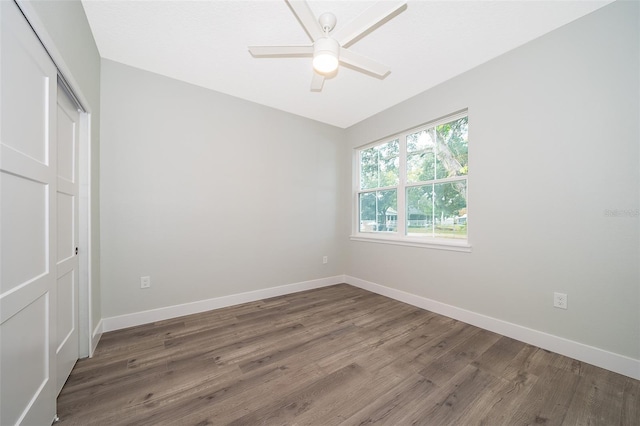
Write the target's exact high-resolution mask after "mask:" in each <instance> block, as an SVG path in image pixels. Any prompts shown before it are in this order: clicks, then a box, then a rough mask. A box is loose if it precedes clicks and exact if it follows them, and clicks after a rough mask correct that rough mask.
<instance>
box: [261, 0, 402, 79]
mask: <svg viewBox="0 0 640 426" xmlns="http://www.w3.org/2000/svg"><path fill="white" fill-rule="evenodd" d="M285 1H286V2H287V4H288V5H289V8H291V10H292V11H293V14H294V15H295V16H296V18H298V21H299V22H300V24H301V25H302V27H303V28H304V30H305V31H306V32H307V35H308V36H309V38H310V39H311V41H312V42H313V43H312V44H310V45H290V46H249V52H250V53H251V55H253V56H254V57H300V56H310V57H313V70H314V72H313V78H312V80H311V90H312V91H316V92H319V91H320V90H322V86H323V84H324V80H325V77H329V76H332V75H334V73H335V71H336V70H337V69H338V65H339V63H342V64H344V65H348V66H350V67H351V68H354V69H356V70H358V71H361V72H364V73H366V74H371V75H373V76H375V77H378V78H381V79H382V78H385V77H386V76H387V75H388V74H389V73H390V72H391V71H390V69H389V67H387V66H386V65H383V64H381V63H379V62H376V61H374V60H373V59H370V58H368V57H366V56H364V55H361V54H359V53H355V52H353V51H351V50H349V49H348V47H349V46H351V45H352V44H354V43H355V42H356V41H358V40H360V39H361V38H362V37H364V36H365V35H367V34H368V33H370V32H371V31H373V30H374V29H376V28H378V27H379V26H380V25H382V24H384V23H385V22H387V21H389V20H390V19H391V18H393V17H395V16H396V15H398V14H399V13H400V12H402V11H404V10H405V9H406V8H407V4H406V2H403V1H402V2H396V1H379V2H377V3H376V4H374V5H373V6H371V7H370V8H369V9H367V10H365V11H364V12H363V13H362V14H361V15H360V16H358V17H356V18H355V19H354V20H353V21H351V22H349V23H348V24H347V25H345V26H344V27H342V28H340V29H339V30H337V31H336V32H335V34H334V33H331V32H332V30H333V29H334V27H335V25H336V22H337V19H336V17H335V15H334V14H332V13H328V12H327V13H323V14H322V15H320V17H319V18H318V19H317V20H316V17H315V16H314V14H313V12H312V11H311V8H310V7H309V4H308V3H307V2H306V1H293V0H285ZM330 33H331V34H330Z"/></svg>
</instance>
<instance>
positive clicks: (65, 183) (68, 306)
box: [56, 86, 80, 395]
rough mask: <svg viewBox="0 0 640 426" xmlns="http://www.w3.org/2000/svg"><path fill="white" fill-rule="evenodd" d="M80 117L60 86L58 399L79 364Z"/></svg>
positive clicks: (57, 287) (57, 291)
mask: <svg viewBox="0 0 640 426" xmlns="http://www.w3.org/2000/svg"><path fill="white" fill-rule="evenodd" d="M79 121H80V114H79V113H78V110H77V108H76V106H75V104H74V103H73V102H72V101H71V99H69V96H68V95H67V94H66V93H65V91H64V90H63V89H62V88H61V86H58V111H57V121H56V123H57V125H56V133H57V139H56V143H57V147H58V161H57V174H58V181H57V199H56V204H57V206H58V211H57V215H56V216H57V218H58V226H57V240H58V246H57V250H56V257H57V262H56V270H57V272H56V275H57V284H56V314H57V315H56V336H57V339H56V365H57V373H56V377H57V379H56V395H58V394H59V393H60V391H61V390H62V386H63V385H64V383H65V382H66V381H67V378H68V377H69V374H70V373H71V370H72V369H73V366H74V365H75V363H76V361H77V360H78V353H79V346H78V343H79V342H78V278H79V274H78V256H77V253H76V250H77V249H76V248H77V247H78V196H79V185H78V152H79V143H78V137H79V135H78V125H79Z"/></svg>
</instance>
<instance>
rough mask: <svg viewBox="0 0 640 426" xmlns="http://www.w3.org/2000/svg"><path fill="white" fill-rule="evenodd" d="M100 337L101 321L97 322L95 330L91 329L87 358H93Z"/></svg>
mask: <svg viewBox="0 0 640 426" xmlns="http://www.w3.org/2000/svg"><path fill="white" fill-rule="evenodd" d="M101 337H102V320H100V322H98V325H97V326H96V328H95V329H93V333H92V334H91V347H90V348H89V358H91V357H92V356H93V353H94V352H95V350H96V347H97V346H98V342H99V341H100V338H101Z"/></svg>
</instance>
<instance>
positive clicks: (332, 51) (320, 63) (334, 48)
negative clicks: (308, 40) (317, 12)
mask: <svg viewBox="0 0 640 426" xmlns="http://www.w3.org/2000/svg"><path fill="white" fill-rule="evenodd" d="M339 54H340V44H338V42H337V41H336V40H334V39H332V38H330V37H323V38H321V39H318V40H316V42H315V43H314V45H313V69H315V70H316V71H317V72H319V73H320V74H331V73H332V72H334V71H335V70H336V69H338V62H339V61H338V55H339Z"/></svg>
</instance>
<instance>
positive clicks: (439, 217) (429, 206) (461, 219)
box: [407, 179, 467, 238]
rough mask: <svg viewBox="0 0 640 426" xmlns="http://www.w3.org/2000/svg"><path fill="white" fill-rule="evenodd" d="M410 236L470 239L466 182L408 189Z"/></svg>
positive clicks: (464, 180) (408, 231)
mask: <svg viewBox="0 0 640 426" xmlns="http://www.w3.org/2000/svg"><path fill="white" fill-rule="evenodd" d="M407 235H411V236H420V235H423V236H431V237H440V238H467V181H466V179H463V180H459V181H454V182H447V183H436V184H431V185H422V186H416V187H411V188H407Z"/></svg>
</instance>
